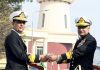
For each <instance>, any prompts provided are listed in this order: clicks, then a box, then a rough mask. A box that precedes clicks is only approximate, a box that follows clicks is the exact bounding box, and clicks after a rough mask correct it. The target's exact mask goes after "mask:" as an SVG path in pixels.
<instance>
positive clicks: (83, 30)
mask: <svg viewBox="0 0 100 70" xmlns="http://www.w3.org/2000/svg"><path fill="white" fill-rule="evenodd" d="M77 28H78V34H79V35H80V36H85V35H87V34H88V33H89V29H90V26H78V27H77Z"/></svg>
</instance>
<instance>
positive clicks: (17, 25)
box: [13, 20, 26, 33]
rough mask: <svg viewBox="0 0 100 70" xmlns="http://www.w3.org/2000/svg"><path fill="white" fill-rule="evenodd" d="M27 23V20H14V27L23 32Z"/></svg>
mask: <svg viewBox="0 0 100 70" xmlns="http://www.w3.org/2000/svg"><path fill="white" fill-rule="evenodd" d="M25 23H26V22H25V21H19V20H16V21H13V26H14V29H15V30H16V31H17V32H19V33H22V32H23V30H24V28H25Z"/></svg>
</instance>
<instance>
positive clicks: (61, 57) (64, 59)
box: [56, 51, 72, 64]
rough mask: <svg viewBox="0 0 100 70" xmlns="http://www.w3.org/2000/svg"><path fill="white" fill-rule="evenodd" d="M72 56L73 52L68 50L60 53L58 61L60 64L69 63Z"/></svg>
mask: <svg viewBox="0 0 100 70" xmlns="http://www.w3.org/2000/svg"><path fill="white" fill-rule="evenodd" d="M71 58H72V52H71V51H69V52H66V53H64V54H61V55H59V56H58V58H57V60H56V62H57V63H58V64H61V63H69V62H70V60H71Z"/></svg>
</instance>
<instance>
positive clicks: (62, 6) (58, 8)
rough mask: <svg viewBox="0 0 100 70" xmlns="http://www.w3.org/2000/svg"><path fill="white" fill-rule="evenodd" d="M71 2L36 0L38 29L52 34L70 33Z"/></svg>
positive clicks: (68, 0) (63, 0) (67, 0)
mask: <svg viewBox="0 0 100 70" xmlns="http://www.w3.org/2000/svg"><path fill="white" fill-rule="evenodd" d="M72 1H73V0H38V2H39V3H40V14H39V23H38V29H43V30H47V31H48V32H52V33H65V32H70V6H69V5H70V4H71V3H72Z"/></svg>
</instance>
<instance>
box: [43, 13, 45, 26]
mask: <svg viewBox="0 0 100 70" xmlns="http://www.w3.org/2000/svg"><path fill="white" fill-rule="evenodd" d="M44 21H45V14H44V13H43V19H42V27H44Z"/></svg>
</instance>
